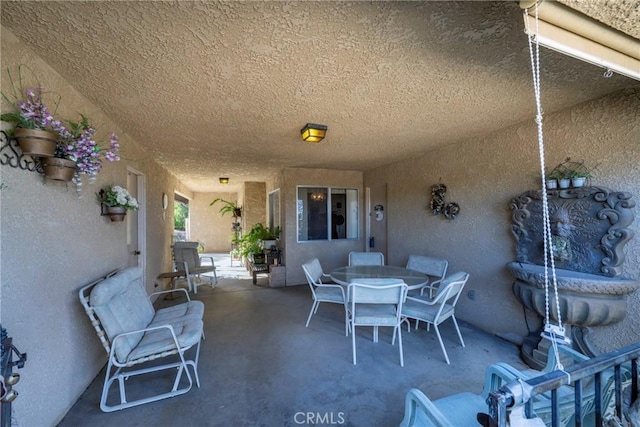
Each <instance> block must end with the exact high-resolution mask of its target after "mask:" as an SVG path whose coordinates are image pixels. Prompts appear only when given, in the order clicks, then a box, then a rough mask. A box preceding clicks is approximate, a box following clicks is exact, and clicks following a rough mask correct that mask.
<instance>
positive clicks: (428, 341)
mask: <svg viewBox="0 0 640 427" xmlns="http://www.w3.org/2000/svg"><path fill="white" fill-rule="evenodd" d="M225 263H226V264H225ZM216 264H217V265H218V271H219V273H220V275H221V276H224V277H222V278H220V279H219V284H218V286H216V288H214V289H210V288H209V287H207V286H202V287H200V288H199V289H198V294H197V295H192V297H193V298H195V299H199V300H201V301H203V302H204V304H205V307H206V309H205V310H206V311H205V319H204V320H205V326H204V330H205V335H206V339H205V340H204V341H203V343H202V347H201V352H200V363H199V375H200V383H201V387H200V388H195V387H194V388H193V389H192V390H191V391H189V392H188V393H186V394H184V395H181V396H178V397H174V398H171V399H165V400H161V401H158V402H154V403H150V404H146V405H142V406H138V407H135V408H129V409H125V410H122V411H118V412H112V413H103V412H101V411H100V408H99V401H100V393H101V389H102V383H103V378H104V372H100V374H99V375H98V376H97V377H96V379H95V380H94V381H93V382H92V383H91V384H90V386H89V387H88V388H87V390H86V391H85V393H84V394H83V395H82V396H81V397H80V399H79V400H78V401H77V402H76V404H75V405H74V406H73V407H72V408H71V409H70V411H69V412H68V413H67V414H66V416H65V418H64V419H63V420H62V421H61V422H60V424H59V426H74V427H75V426H94V427H99V426H119V427H124V426H170V425H180V426H296V425H308V424H312V423H311V422H308V421H309V418H308V415H307V414H308V413H311V414H312V415H311V418H312V419H314V420H315V421H323V422H317V423H316V424H325V425H330V424H331V425H346V426H366V427H371V426H397V425H398V424H399V423H400V421H401V420H402V418H403V414H404V398H405V395H406V393H407V391H408V390H409V389H410V388H412V387H416V388H419V389H421V390H422V391H424V392H425V394H427V395H428V396H429V397H430V398H431V399H438V398H440V397H443V396H447V395H450V394H454V393H459V392H463V391H471V392H474V393H479V392H480V391H481V389H482V385H483V382H484V371H485V368H486V366H487V365H489V364H491V363H494V362H499V361H501V362H507V363H509V364H511V365H513V366H514V367H516V368H518V369H521V368H524V367H525V365H524V364H523V363H522V362H521V360H520V358H519V356H518V348H517V347H516V346H515V345H514V344H512V343H510V342H507V341H505V340H503V339H500V338H498V337H495V336H492V335H490V334H487V333H485V332H482V331H480V330H477V329H475V328H474V327H472V326H470V325H468V324H465V323H464V322H460V323H461V331H462V335H463V338H464V340H465V344H466V347H464V348H463V347H462V346H461V345H460V343H459V341H458V338H457V335H456V333H455V329H454V328H453V325H452V323H451V322H449V321H447V322H445V323H444V324H443V325H442V326H441V331H442V335H443V339H444V342H445V346H446V348H447V352H448V354H449V358H450V359H451V365H447V363H446V362H445V359H444V356H443V354H442V350H441V349H440V346H439V344H438V340H437V337H436V334H435V332H434V331H433V330H431V331H427V330H426V329H425V328H424V326H423V327H422V328H420V330H418V331H417V332H416V331H413V330H412V331H411V333H406V330H405V332H404V333H403V344H404V345H403V347H404V365H405V366H404V368H402V367H400V364H399V356H398V347H397V344H396V346H391V330H390V329H389V328H381V330H380V341H379V342H378V343H373V342H372V340H371V337H372V331H371V328H366V327H361V328H358V329H357V335H356V337H357V341H356V345H357V351H358V364H357V365H353V363H352V356H351V338H350V337H346V336H345V335H344V323H343V322H344V311H342V309H341V307H339V306H338V305H335V304H326V303H325V304H321V305H320V308H319V310H318V313H317V315H315V316H314V317H313V318H312V320H311V323H310V325H309V327H308V328H305V322H306V319H307V315H308V312H309V309H310V307H311V294H310V291H309V288H308V286H307V285H304V286H292V287H286V288H269V287H268V285H267V279H266V277H264V276H263V277H259V278H258V286H255V285H253V284H252V282H251V279H250V278H249V275H248V274H246V272H243V268H229V267H228V266H229V261H228V258H227V259H226V260H225V258H224V256H216ZM236 265H237V263H236ZM180 301H182V300H181V299H178V300H174V301H171V303H175V302H180ZM158 303H159V304H161V305H165V304H168V302H166V301H159V302H158ZM98 345H100V344H99V342H98V339H97V337H96V346H98ZM105 359H106V358H105ZM105 363H106V360H105ZM169 375H171V374H167V378H169ZM128 387H129V388H130V390H131V391H132V393H133V392H134V391H135V390H136V388H137V387H138V388H144V389H146V390H148V389H150V388H151V387H156V382H155V381H140V379H139V378H132V379H130V380H129V382H128ZM115 388H116V387H113V389H115ZM129 388H128V390H129ZM113 391H115V390H113ZM112 395H113V396H114V398H115V393H112Z"/></svg>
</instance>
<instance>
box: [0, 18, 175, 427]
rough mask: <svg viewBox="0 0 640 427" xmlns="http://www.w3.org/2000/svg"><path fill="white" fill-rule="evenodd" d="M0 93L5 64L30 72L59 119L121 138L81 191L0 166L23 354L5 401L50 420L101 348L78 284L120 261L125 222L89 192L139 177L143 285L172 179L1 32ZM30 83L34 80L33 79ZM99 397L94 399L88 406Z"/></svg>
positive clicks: (163, 249)
mask: <svg viewBox="0 0 640 427" xmlns="http://www.w3.org/2000/svg"><path fill="white" fill-rule="evenodd" d="M0 51H1V55H2V56H1V59H2V90H3V92H4V91H5V90H7V88H9V82H8V81H7V75H6V68H7V67H8V68H9V69H10V70H12V71H13V72H16V70H17V67H18V65H19V64H26V65H27V66H28V67H29V68H31V69H32V70H33V72H34V74H35V75H36V76H37V78H38V79H39V81H40V83H41V84H42V85H43V86H44V87H45V88H46V89H47V90H51V91H55V92H57V93H59V94H60V95H61V96H62V103H61V105H60V108H59V110H58V113H59V114H60V116H62V117H65V118H77V117H78V116H77V113H78V112H82V113H84V114H85V115H87V116H88V117H89V118H90V119H91V121H92V123H95V124H97V125H98V126H99V128H98V136H99V138H100V140H101V141H107V137H106V136H107V133H108V132H109V131H114V132H116V133H117V134H118V135H119V136H120V143H121V147H122V149H121V154H122V158H123V160H122V161H120V162H118V163H106V164H105V165H104V169H103V170H102V171H101V172H100V174H99V176H98V181H97V182H96V183H95V184H93V185H88V184H87V183H86V182H85V185H84V191H83V193H82V197H81V198H78V197H77V196H76V193H75V190H74V187H73V185H71V184H69V186H67V185H65V184H63V183H59V182H52V181H43V178H42V177H41V176H40V175H39V174H37V173H35V172H27V171H23V170H20V169H14V168H11V167H9V166H1V168H0V170H1V172H2V175H1V183H2V184H3V185H4V186H5V188H3V189H2V190H1V191H0V195H1V198H0V219H1V230H0V236H1V243H0V251H1V257H0V258H1V259H0V265H1V269H0V271H1V272H2V277H1V287H0V300H1V303H0V320H1V321H2V327H4V328H6V329H7V332H8V333H9V335H10V336H12V337H13V339H14V341H13V342H14V344H15V345H16V346H17V347H18V348H19V349H20V350H21V351H23V352H26V353H27V354H28V360H27V363H26V364H25V367H24V368H23V369H21V370H20V373H21V379H20V383H19V387H17V388H18V389H19V392H20V396H19V397H18V399H16V400H15V402H14V403H13V405H12V406H13V417H14V419H15V421H16V422H17V425H22V426H50V425H55V424H56V423H57V422H58V421H59V420H60V419H61V418H62V417H63V416H64V414H65V413H66V411H67V410H68V409H69V408H70V407H71V405H73V404H74V403H75V401H76V400H77V399H78V397H79V396H80V395H81V394H82V392H83V391H84V390H85V388H86V387H87V386H88V384H89V383H90V382H91V381H92V380H93V379H94V378H95V376H96V375H97V374H98V372H99V370H100V369H101V368H102V367H103V366H104V364H105V363H106V354H105V352H104V349H103V348H102V346H101V345H100V342H99V340H98V338H97V336H96V335H95V332H94V331H93V329H92V328H91V325H90V323H89V320H88V318H87V316H86V315H85V314H84V311H83V309H82V306H81V305H80V302H79V300H78V290H79V289H80V287H82V286H83V285H84V284H87V283H89V282H91V281H92V280H94V279H96V278H98V277H100V276H102V275H104V274H106V273H108V272H109V271H112V270H114V269H116V268H118V267H121V266H124V265H126V263H127V259H128V255H127V246H126V223H117V222H110V221H109V220H108V219H107V217H101V216H100V207H99V205H98V203H97V202H96V200H95V196H94V193H95V192H97V191H98V190H99V189H100V188H101V187H103V186H105V185H109V184H119V185H126V182H127V167H128V166H129V167H132V168H134V169H136V170H137V171H140V172H142V173H143V174H144V175H145V177H146V188H145V190H146V202H147V203H146V206H144V209H143V210H142V211H141V212H144V215H145V218H146V223H147V231H148V232H147V238H146V242H145V243H146V248H147V249H148V252H147V253H145V254H143V255H142V256H145V257H146V271H145V273H146V285H147V289H148V290H151V289H153V287H154V283H155V280H154V279H155V277H156V275H157V274H158V273H159V272H161V271H164V270H165V269H166V268H167V267H168V266H169V265H170V250H169V246H170V243H171V233H172V229H173V226H172V224H173V210H172V207H171V205H170V206H169V209H167V211H166V213H165V216H164V218H163V214H162V204H161V200H162V193H167V194H172V193H173V191H174V188H175V187H176V186H177V185H178V182H177V180H176V179H175V177H173V176H171V175H170V174H168V173H167V172H166V171H165V170H164V169H163V168H162V167H160V166H159V165H157V164H156V163H154V162H152V161H151V160H150V157H149V155H148V153H146V152H145V151H144V150H142V149H140V148H139V146H138V145H137V144H136V142H135V141H134V140H133V139H132V138H131V137H130V136H129V135H127V134H125V133H123V132H122V129H120V128H119V127H118V126H117V124H116V123H113V122H112V121H111V120H110V119H109V117H107V116H105V115H104V114H103V113H102V112H101V111H100V110H99V109H98V108H97V107H95V105H93V104H91V102H89V101H88V100H87V99H85V98H83V97H82V95H80V94H79V93H78V92H77V91H76V90H75V89H74V88H73V87H72V86H71V84H70V83H69V82H66V81H65V80H63V79H62V78H60V76H59V75H58V74H57V73H56V72H55V71H54V70H52V69H51V68H49V67H48V66H47V65H46V64H44V63H43V62H42V61H41V60H40V59H39V58H38V57H37V56H35V55H34V54H33V53H32V52H31V51H30V50H28V49H26V48H25V47H24V46H23V45H22V44H21V43H20V42H19V41H18V40H17V39H16V38H15V37H14V36H13V34H12V33H11V32H9V31H7V30H6V29H5V28H2V46H1V49H0ZM28 84H30V85H35V83H34V82H33V80H31V81H29V82H28ZM97 404H98V402H96V405H97Z"/></svg>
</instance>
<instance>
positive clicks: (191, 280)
mask: <svg viewBox="0 0 640 427" xmlns="http://www.w3.org/2000/svg"><path fill="white" fill-rule="evenodd" d="M198 245H199V243H198V242H175V243H174V244H173V271H184V272H185V278H186V280H187V287H188V288H189V290H190V291H193V293H194V294H197V293H198V286H205V285H206V286H211V288H212V289H213V288H214V287H215V286H216V285H217V284H218V275H217V274H216V266H215V262H214V260H213V257H211V256H200V254H198ZM203 260H209V262H210V263H211V265H210V266H209V265H203V264H202V261H203ZM204 273H213V275H212V276H211V275H204ZM203 277H206V278H207V280H206V281H203Z"/></svg>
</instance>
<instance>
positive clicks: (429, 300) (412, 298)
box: [407, 296, 440, 305]
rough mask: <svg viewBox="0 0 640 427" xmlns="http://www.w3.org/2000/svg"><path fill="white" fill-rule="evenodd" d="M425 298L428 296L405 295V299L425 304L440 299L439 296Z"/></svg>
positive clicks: (434, 302)
mask: <svg viewBox="0 0 640 427" xmlns="http://www.w3.org/2000/svg"><path fill="white" fill-rule="evenodd" d="M427 298H428V297H425V298H418V297H415V296H407V300H411V301H415V302H419V303H420V304H426V305H435V304H436V303H437V302H438V300H439V299H440V298H438V299H430V298H428V299H427Z"/></svg>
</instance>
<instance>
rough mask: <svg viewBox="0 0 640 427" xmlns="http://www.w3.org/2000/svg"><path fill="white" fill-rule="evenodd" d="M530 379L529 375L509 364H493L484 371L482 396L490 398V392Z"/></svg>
mask: <svg viewBox="0 0 640 427" xmlns="http://www.w3.org/2000/svg"><path fill="white" fill-rule="evenodd" d="M529 378H530V377H529V376H528V375H526V374H524V373H523V372H520V371H519V370H517V369H516V368H514V367H513V366H511V365H509V364H507V363H504V362H499V363H493V364H491V365H489V366H488V367H487V369H486V370H485V371H484V387H483V389H482V396H483V397H485V398H488V397H489V392H491V391H494V390H497V389H499V388H500V387H502V386H503V385H505V384H507V383H510V382H511V381H514V380H518V379H523V380H527V379H529Z"/></svg>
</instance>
